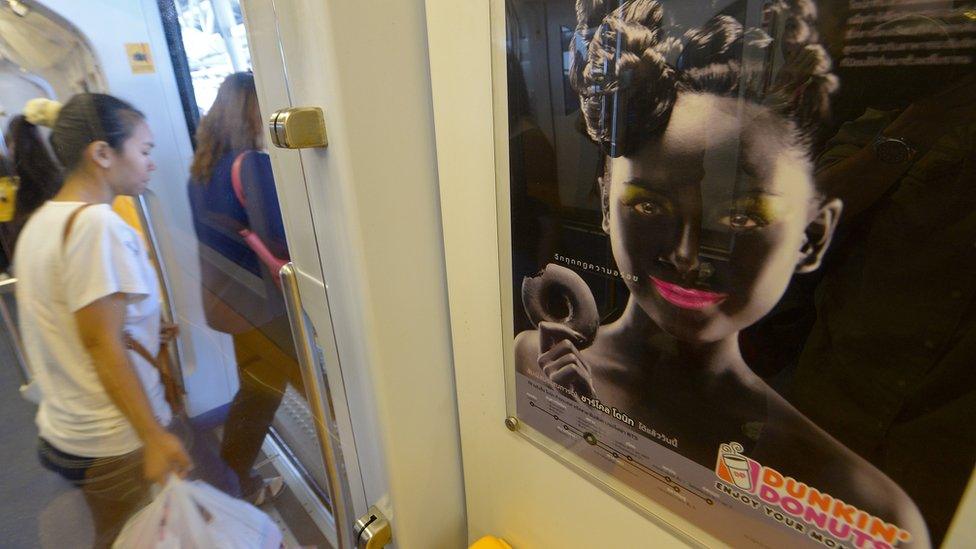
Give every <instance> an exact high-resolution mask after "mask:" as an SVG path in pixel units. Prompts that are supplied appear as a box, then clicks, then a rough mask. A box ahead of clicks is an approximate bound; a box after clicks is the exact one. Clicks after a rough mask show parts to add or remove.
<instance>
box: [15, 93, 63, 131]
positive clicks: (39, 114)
mask: <svg viewBox="0 0 976 549" xmlns="http://www.w3.org/2000/svg"><path fill="white" fill-rule="evenodd" d="M61 106H62V105H61V102H59V101H55V100H53V99H47V98H44V97H37V98H35V99H31V100H30V101H28V102H27V104H26V105H24V119H26V120H27V121H28V122H30V123H31V124H34V125H35V126H46V127H48V128H51V127H54V123H55V122H57V120H58V113H60V112H61Z"/></svg>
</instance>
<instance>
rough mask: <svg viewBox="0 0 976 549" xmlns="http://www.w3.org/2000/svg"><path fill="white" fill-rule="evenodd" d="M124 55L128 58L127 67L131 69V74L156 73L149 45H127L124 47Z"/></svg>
mask: <svg viewBox="0 0 976 549" xmlns="http://www.w3.org/2000/svg"><path fill="white" fill-rule="evenodd" d="M125 53H126V56H128V58H129V66H130V67H132V73H133V74H148V73H152V72H156V65H155V64H153V58H152V52H151V51H149V44H147V43H145V42H133V43H128V44H126V45H125Z"/></svg>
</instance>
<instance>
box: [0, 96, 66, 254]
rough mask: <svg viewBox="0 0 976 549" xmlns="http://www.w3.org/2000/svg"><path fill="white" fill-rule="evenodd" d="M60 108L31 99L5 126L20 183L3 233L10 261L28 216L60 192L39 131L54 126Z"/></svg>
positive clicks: (58, 176) (59, 177)
mask: <svg viewBox="0 0 976 549" xmlns="http://www.w3.org/2000/svg"><path fill="white" fill-rule="evenodd" d="M60 106H61V104H60V103H58V102H57V101H51V100H49V99H33V100H31V101H29V102H28V104H27V106H26V107H25V108H24V111H25V114H22V115H18V116H15V117H13V118H12V119H10V123H9V124H8V125H7V133H6V137H5V139H6V143H7V147H8V152H9V153H10V164H11V167H12V171H13V175H15V176H17V179H18V181H19V185H18V187H17V200H16V202H15V205H14V217H13V219H11V220H10V221H9V222H6V223H4V226H3V230H2V234H3V244H4V248H5V250H6V252H7V253H8V254H9V257H13V255H14V247H15V246H16V243H17V236H18V235H19V234H20V230H21V228H22V227H23V226H24V223H26V222H27V219H28V218H29V217H30V215H31V214H32V213H34V210H36V209H37V208H39V207H40V206H41V204H43V203H44V202H45V201H47V200H49V199H50V198H51V197H53V196H54V195H55V193H57V192H58V190H59V189H60V188H61V181H62V174H61V168H60V166H58V164H57V162H55V160H54V158H52V157H51V153H50V152H49V151H48V148H47V145H45V144H44V141H43V139H42V138H41V130H40V128H39V127H38V126H50V125H51V124H53V119H52V118H51V117H52V116H56V115H57V111H58V110H59V109H60Z"/></svg>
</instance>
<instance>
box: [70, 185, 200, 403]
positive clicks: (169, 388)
mask: <svg viewBox="0 0 976 549" xmlns="http://www.w3.org/2000/svg"><path fill="white" fill-rule="evenodd" d="M94 205H95V204H91V203H89V204H84V205H82V206H80V207H78V208H77V209H76V210H75V211H73V212H71V215H69V216H68V220H67V221H65V223H64V230H63V231H62V232H61V248H62V251H63V249H64V247H65V245H66V243H67V242H68V235H69V234H71V228H72V227H73V226H74V223H75V220H76V219H77V218H78V214H80V213H81V212H82V210H84V209H85V208H87V207H89V206H94ZM122 341H123V343H125V347H126V348H127V349H131V350H133V351H135V352H136V354H138V355H139V356H141V357H142V358H144V359H145V360H146V362H148V363H150V364H152V365H153V367H155V368H156V369H157V370H158V371H159V377H160V380H161V381H162V382H163V390H164V391H165V393H166V400H167V402H169V405H170V406H171V407H172V408H173V412H174V413H177V412H181V411H182V410H183V399H182V398H180V392H181V391H180V390H179V386H178V385H176V382H175V380H174V379H173V376H172V374H171V373H170V371H169V367H168V364H165V363H164V362H168V361H164V360H160V357H155V356H153V355H152V353H150V352H149V349H146V347H145V346H144V345H143V344H142V343H139V342H138V341H136V339H135V338H134V337H132V334H130V333H129V332H128V331H125V332H122Z"/></svg>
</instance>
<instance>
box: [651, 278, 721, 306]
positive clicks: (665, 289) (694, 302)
mask: <svg viewBox="0 0 976 549" xmlns="http://www.w3.org/2000/svg"><path fill="white" fill-rule="evenodd" d="M651 282H653V283H654V288H655V289H656V290H657V293H658V294H659V295H660V296H661V297H662V298H664V300H665V301H667V302H668V303H670V304H672V305H674V306H676V307H681V308H682V309H691V310H694V311H700V310H702V309H704V308H706V307H708V306H710V305H716V304H718V303H721V302H723V301H725V298H727V297H729V294H720V293H717V292H708V291H705V290H692V289H689V288H685V287H684V286H678V285H677V284H672V283H670V282H665V281H663V280H661V279H659V278H655V277H653V276H652V277H651Z"/></svg>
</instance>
